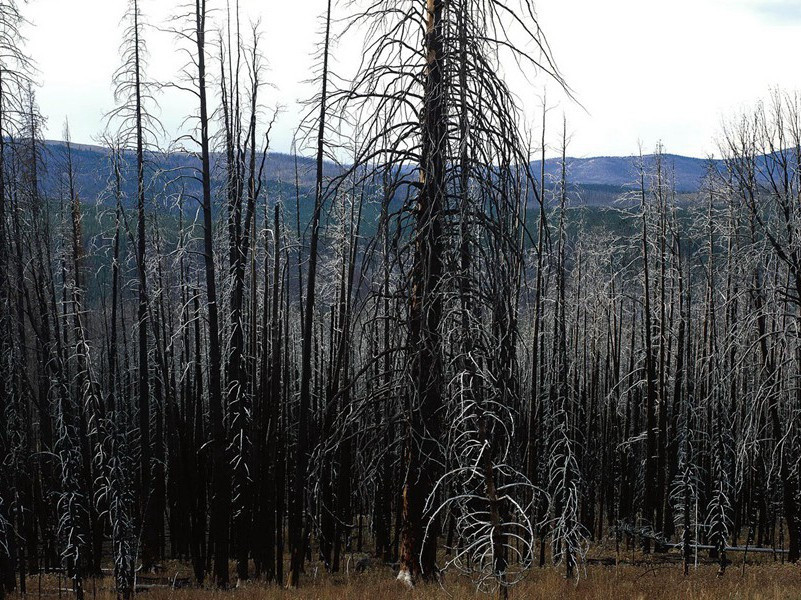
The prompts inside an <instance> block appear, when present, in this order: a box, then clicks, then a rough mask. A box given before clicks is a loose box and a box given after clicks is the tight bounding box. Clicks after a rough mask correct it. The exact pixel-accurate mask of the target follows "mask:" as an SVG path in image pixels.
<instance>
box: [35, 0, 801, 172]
mask: <svg viewBox="0 0 801 600" xmlns="http://www.w3.org/2000/svg"><path fill="white" fill-rule="evenodd" d="M141 2H142V10H143V12H144V13H145V14H146V15H147V17H148V21H149V22H150V23H151V24H152V25H158V26H163V25H164V23H165V20H166V19H167V18H168V17H169V15H170V14H171V13H174V12H175V11H176V10H177V9H176V8H174V7H176V6H177V5H178V4H180V3H181V2H180V0H141ZM241 3H242V8H243V11H244V13H245V14H246V15H249V16H251V17H253V18H259V17H260V18H261V20H262V24H263V31H264V36H263V42H264V43H263V49H264V51H265V55H266V58H267V60H268V62H269V67H270V68H269V71H268V73H267V76H268V79H269V81H270V82H271V83H272V84H273V85H274V86H275V89H273V90H271V91H270V92H269V99H268V100H267V102H268V104H270V105H276V104H281V105H283V106H285V107H286V110H285V112H284V114H283V116H282V117H281V118H280V119H279V122H278V123H277V125H276V130H275V134H274V136H273V142H274V143H273V149H274V150H278V151H287V150H288V149H289V146H290V142H291V139H292V134H293V131H294V129H295V127H296V125H297V121H298V113H299V108H298V105H297V100H298V99H302V98H304V97H307V96H308V95H309V94H310V90H309V88H308V86H306V85H304V84H303V80H304V79H306V78H308V77H309V75H310V69H311V66H312V58H311V54H312V52H313V50H314V44H315V42H316V41H317V40H318V39H319V36H318V35H317V33H318V31H319V22H318V20H317V17H318V15H320V14H321V13H322V12H323V10H324V8H325V0H289V1H286V0H241ZM513 3H514V2H513ZM125 5H126V2H125V1H124V0H30V3H29V4H28V5H27V6H24V11H25V14H26V15H27V16H28V17H29V19H30V20H31V21H32V22H33V26H32V27H29V28H27V37H28V43H27V48H28V49H29V52H30V54H31V56H32V57H33V58H34V59H35V60H36V62H37V64H38V66H39V76H38V79H39V80H40V81H41V83H42V87H41V89H40V90H39V92H38V100H39V104H40V106H41V109H42V112H43V114H44V115H45V116H46V117H47V118H48V129H47V132H46V135H47V137H48V138H50V139H57V138H60V137H61V131H62V127H63V122H64V119H65V117H69V120H70V129H71V131H72V138H73V140H74V141H76V142H84V143H91V142H93V141H94V140H95V139H96V136H97V134H98V133H99V131H100V130H101V128H102V123H103V115H104V113H105V112H107V111H108V110H109V109H111V108H112V107H113V95H112V86H111V77H112V73H113V72H114V70H115V69H116V68H117V67H118V65H119V62H120V59H119V50H118V46H119V40H120V32H121V26H120V18H121V16H122V14H123V12H124V9H125ZM209 5H210V6H213V5H216V6H219V7H223V6H224V2H223V0H209ZM536 7H537V11H538V16H539V20H540V25H541V27H542V28H543V30H544V32H545V34H546V35H547V37H548V41H549V42H550V45H551V48H552V50H553V53H554V56H555V58H556V61H557V64H558V65H559V67H560V68H561V70H562V73H563V75H564V76H565V78H566V79H567V80H568V83H569V84H570V85H571V86H572V88H573V90H574V91H575V95H576V97H577V98H578V100H579V101H580V102H581V103H582V105H583V106H584V107H585V108H586V112H585V111H584V110H582V109H581V108H580V107H578V106H577V105H575V104H574V103H571V102H570V101H569V100H567V99H566V98H564V97H563V96H561V94H560V92H559V90H558V89H557V87H556V86H555V85H554V84H553V83H550V84H548V83H547V80H546V78H545V77H544V76H538V77H536V78H535V79H533V80H532V84H531V85H525V86H524V85H518V84H519V82H520V78H518V77H515V81H516V82H517V83H515V85H514V89H515V90H516V91H518V92H519V93H520V94H521V97H522V98H524V99H525V102H524V106H525V107H526V111H525V112H526V116H527V118H528V119H529V120H530V121H531V122H532V123H539V119H540V117H539V114H538V113H539V102H540V101H539V100H538V99H537V98H538V96H539V95H541V94H542V91H543V89H544V87H545V86H546V84H547V87H548V99H549V103H550V104H558V106H557V109H556V110H555V111H552V112H551V113H550V114H551V122H552V125H553V130H552V135H549V138H550V139H551V140H552V142H553V143H554V144H555V143H557V140H558V139H559V137H560V131H558V130H557V129H558V128H561V112H562V111H563V110H564V111H565V113H566V114H567V118H568V128H569V132H570V134H571V142H570V147H569V153H570V154H571V155H574V156H593V155H628V154H632V153H635V152H636V151H637V147H638V142H642V143H643V146H644V148H646V149H650V148H653V146H654V145H655V144H656V142H657V141H658V140H662V141H663V142H664V144H665V149H666V151H668V152H672V153H676V154H686V155H691V156H705V155H707V154H709V153H712V152H715V143H714V137H715V135H716V134H717V132H718V131H719V129H720V123H721V120H722V119H723V118H725V117H726V116H727V115H732V114H734V113H736V112H737V111H739V110H743V109H745V108H748V107H749V106H750V105H753V103H754V102H755V101H756V100H758V99H759V98H763V97H765V96H766V95H767V94H768V92H769V89H770V87H771V86H781V87H782V88H784V89H788V90H795V89H801V69H799V68H798V56H799V52H798V40H799V39H801V2H798V1H796V0H671V1H660V0H539V1H538V2H537V3H536ZM146 37H147V41H148V44H149V49H150V55H151V57H150V67H149V75H150V76H151V78H156V79H161V80H167V79H171V78H172V77H173V74H174V73H175V71H176V69H177V68H178V67H179V66H180V65H181V63H182V57H181V56H180V55H179V53H178V52H176V49H175V48H176V44H175V41H174V39H173V38H172V37H171V36H170V35H168V34H165V33H162V32H158V31H155V30H149V31H148V32H147V33H146ZM348 48H352V47H351V46H349V47H348ZM357 58H358V56H357V55H356V53H354V52H353V50H352V49H346V48H344V47H342V48H340V49H339V50H338V53H337V56H336V60H337V61H338V62H339V63H340V64H342V65H343V66H347V65H348V64H352V63H353V61H354V60H356V59H357ZM514 69H515V68H514V67H513V66H511V65H510V66H509V68H508V69H507V70H508V71H509V72H513V71H514ZM195 104H196V102H195V100H194V99H193V98H192V97H190V96H188V95H183V96H179V95H175V94H170V95H167V96H165V97H163V98H162V100H161V119H162V121H163V122H164V124H165V126H166V128H167V130H168V131H175V130H177V128H178V127H179V125H180V122H181V120H182V119H183V117H184V116H185V115H186V114H189V113H192V112H193V111H195V110H196V107H195Z"/></svg>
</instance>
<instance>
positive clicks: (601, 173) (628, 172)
mask: <svg viewBox="0 0 801 600" xmlns="http://www.w3.org/2000/svg"><path fill="white" fill-rule="evenodd" d="M643 160H644V162H645V167H646V170H651V169H652V168H653V167H654V164H655V156H654V155H653V154H649V155H646V156H643ZM566 163H567V177H568V181H569V183H570V184H572V185H579V186H611V187H615V188H631V187H633V186H635V185H639V178H640V176H639V168H638V164H639V157H638V156H594V157H589V158H574V157H569V158H567V159H566ZM711 164H712V165H714V166H715V167H719V166H720V161H716V160H713V161H711ZM540 165H541V161H539V160H537V161H534V162H532V163H531V170H532V172H533V173H534V174H535V176H539V173H540ZM662 165H663V167H664V169H666V175H667V176H668V177H669V178H671V177H672V178H673V179H674V182H675V186H676V191H677V192H680V193H692V192H697V191H698V190H699V189H700V187H701V181H702V180H703V178H704V176H705V175H706V173H707V172H708V169H709V167H710V160H709V159H703V158H693V157H690V156H680V155H678V154H663V155H662ZM545 174H546V178H550V179H552V180H555V179H557V178H558V177H559V176H560V174H561V159H559V158H550V159H546V160H545Z"/></svg>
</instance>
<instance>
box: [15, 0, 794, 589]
mask: <svg viewBox="0 0 801 600" xmlns="http://www.w3.org/2000/svg"><path fill="white" fill-rule="evenodd" d="M397 5H398V3H397V2H383V1H379V2H375V3H366V5H365V7H364V10H363V12H357V13H355V14H353V15H350V16H349V17H348V18H347V19H346V20H345V21H344V22H346V23H348V24H349V26H350V27H348V28H347V29H346V33H347V32H350V31H351V30H352V29H353V30H357V29H358V30H361V31H367V32H368V40H367V44H366V54H365V62H364V63H363V65H362V66H361V68H360V69H359V70H358V72H357V73H356V74H355V76H354V77H352V78H343V77H335V76H334V75H333V74H331V73H329V53H330V48H331V44H332V35H333V32H332V26H333V25H334V23H335V21H334V20H333V19H332V5H331V3H330V2H329V3H328V4H327V12H326V15H325V28H324V31H325V33H324V39H323V42H322V47H321V54H320V58H321V72H320V80H319V81H320V90H319V94H318V95H317V96H316V98H315V99H314V100H313V102H312V103H311V105H310V106H311V107H312V108H311V110H310V112H309V116H308V118H307V120H306V121H304V124H303V126H302V128H301V134H302V135H299V140H298V143H299V144H303V143H307V144H308V147H309V148H310V149H312V150H313V152H314V153H315V156H316V160H315V161H314V163H313V167H312V168H313V169H314V181H315V186H314V190H313V191H312V192H311V193H310V194H306V193H305V192H304V190H303V189H302V187H301V186H300V184H299V179H300V174H299V169H300V166H298V172H297V173H296V192H295V194H294V195H287V194H286V189H287V188H282V189H283V192H282V193H278V192H275V193H268V190H267V186H266V185H265V183H266V181H267V179H268V178H269V176H270V173H268V172H266V165H267V162H266V156H267V152H268V150H269V140H270V130H271V126H272V120H273V119H274V118H275V117H269V115H268V111H266V110H265V108H264V105H263V100H262V98H263V94H262V91H263V88H264V86H265V80H264V74H263V68H262V67H263V62H264V59H263V58H262V56H261V54H260V50H259V32H258V28H257V27H254V28H252V29H250V30H248V31H247V32H244V31H242V29H241V27H242V26H241V21H242V19H241V16H240V15H239V11H238V8H236V7H228V11H227V13H226V14H225V15H224V16H223V17H222V18H220V16H219V15H217V16H216V17H215V18H216V19H218V20H217V21H215V24H214V26H213V27H212V25H211V18H212V17H211V16H210V15H211V13H210V11H211V6H207V2H206V0H196V1H195V2H193V3H190V4H189V5H187V6H185V7H183V9H182V10H183V11H184V12H183V14H179V15H177V16H176V17H175V19H174V20H172V21H171V23H170V27H171V28H172V30H173V32H174V33H175V36H176V39H177V40H178V43H179V44H181V45H182V47H183V49H184V50H185V51H186V56H187V60H188V62H187V66H186V67H185V68H184V69H183V71H182V76H183V79H182V80H180V81H176V82H174V83H170V84H164V85H167V86H169V87H171V88H173V89H176V90H181V91H183V92H185V93H186V95H187V97H188V98H191V100H192V104H190V105H189V108H188V112H189V113H190V114H191V115H192V117H191V120H190V121H188V123H189V124H190V126H191V130H189V131H188V132H187V134H186V135H185V136H184V137H183V138H181V139H179V140H177V141H176V144H173V146H172V149H171V150H170V152H183V153H189V154H190V155H191V156H192V157H193V160H192V161H189V162H188V163H187V164H189V165H191V166H190V167H188V168H186V169H179V170H177V171H169V170H164V169H161V168H160V167H159V165H160V164H162V163H160V162H159V161H160V159H161V157H162V156H163V154H162V153H161V151H159V150H158V149H157V146H158V145H159V143H160V140H161V139H162V137H163V132H162V131H161V129H160V126H159V124H158V121H157V120H156V119H155V118H153V117H152V116H151V111H152V108H153V107H152V103H153V94H154V93H155V90H156V86H155V84H153V83H152V82H149V81H148V80H147V78H146V68H145V67H146V61H145V58H146V56H147V52H146V46H145V43H144V39H145V36H146V31H147V30H146V29H145V28H144V27H143V17H142V14H141V11H140V7H139V5H138V2H137V0H131V2H130V4H129V10H128V13H127V15H126V17H125V23H126V30H125V41H124V43H123V45H122V67H121V68H120V70H119V71H118V72H117V74H116V76H115V85H116V96H115V98H116V102H117V103H118V106H117V108H115V109H114V110H112V111H111V113H110V114H109V119H108V131H109V132H110V133H107V134H106V135H105V136H104V144H105V147H106V149H107V166H106V170H105V172H104V173H100V174H98V176H101V177H104V178H105V179H106V180H107V187H106V190H105V191H104V193H103V194H102V196H101V197H99V198H84V197H82V196H81V190H80V185H79V180H78V178H77V177H76V166H75V156H74V154H73V148H72V146H71V144H70V143H69V132H68V129H67V128H65V144H64V145H63V147H58V148H57V149H55V150H52V149H51V150H48V147H47V146H46V145H45V144H44V142H43V140H42V116H41V115H39V113H38V109H37V106H36V100H35V95H34V91H33V89H32V86H31V81H30V79H31V72H32V67H31V65H30V64H29V62H28V61H27V59H26V58H25V56H24V53H23V52H22V50H21V48H20V47H19V44H20V41H19V40H20V39H21V37H20V36H19V35H18V29H19V27H20V26H21V25H22V22H23V19H22V15H21V14H20V13H19V11H18V9H17V6H16V4H15V3H14V2H11V1H9V0H4V1H3V2H0V46H2V52H0V134H1V135H0V359H2V361H3V370H2V371H3V377H2V380H1V381H0V415H2V417H0V598H2V596H3V594H5V593H6V592H7V591H11V590H14V589H15V588H16V589H19V590H20V591H23V592H24V591H25V590H26V586H27V578H28V576H29V575H31V574H33V573H38V572H41V571H42V570H45V571H50V570H57V569H58V570H63V571H64V572H65V573H67V574H68V576H69V577H70V578H71V579H72V580H73V582H74V589H75V591H76V594H77V596H78V598H79V600H80V598H82V596H83V581H84V579H85V578H87V577H93V576H96V575H99V574H101V572H102V569H103V568H104V567H106V566H113V572H114V577H115V582H116V588H117V591H118V594H119V596H120V597H121V598H129V597H130V596H131V595H132V593H133V591H134V581H135V574H136V569H137V567H138V566H139V565H140V564H141V566H142V567H143V568H144V569H145V570H149V569H153V568H155V567H156V566H157V565H158V563H159V562H160V561H162V560H164V559H166V558H178V559H185V560H187V561H189V562H191V565H192V569H193V573H194V577H195V579H196V581H197V583H198V584H202V583H203V582H204V581H205V580H206V578H207V577H210V578H211V579H212V580H213V582H214V583H215V584H216V585H218V586H227V585H228V584H229V578H230V567H229V565H230V561H235V563H236V568H235V573H236V577H237V578H238V579H239V580H245V579H248V578H249V577H257V578H262V579H265V580H267V581H275V582H277V583H284V582H285V580H286V581H287V583H288V584H289V585H291V586H297V585H300V584H301V582H302V578H303V575H302V574H303V572H304V568H305V567H306V565H307V564H308V563H309V561H316V560H318V559H319V560H320V561H321V563H322V564H323V565H324V567H325V568H326V569H328V570H329V571H332V572H334V571H338V570H340V569H342V568H343V560H345V559H344V556H345V554H347V553H351V554H352V553H355V552H358V553H361V554H373V555H374V556H375V557H376V558H377V559H380V560H383V561H386V562H390V563H397V564H398V571H399V579H401V580H403V581H404V582H406V583H407V584H409V585H414V584H415V583H416V582H418V581H420V580H430V579H434V578H436V577H437V576H438V574H439V573H440V570H441V569H443V568H452V569H458V570H460V571H463V572H465V573H468V574H469V575H470V576H472V577H474V578H475V580H476V582H477V584H478V585H479V586H480V587H481V588H482V589H494V590H498V591H499V592H500V593H501V594H505V593H506V590H507V588H508V586H510V585H512V584H513V583H514V582H515V581H517V579H518V577H519V576H520V575H521V574H522V573H524V572H526V571H529V570H531V569H533V568H536V567H537V566H538V565H539V566H543V565H545V564H547V563H548V562H550V561H553V562H556V563H561V564H563V565H564V568H565V571H566V574H567V575H568V576H573V575H575V574H576V572H577V567H578V566H579V565H580V563H581V561H582V559H583V558H584V556H585V554H586V552H587V548H588V545H589V543H590V542H591V541H593V540H596V541H598V540H602V539H605V538H609V537H611V539H613V540H614V541H615V543H616V544H617V548H618V550H621V549H622V548H624V547H625V548H634V547H639V548H641V549H642V550H643V551H645V552H653V551H657V552H662V551H666V550H667V549H668V548H669V547H671V546H673V545H676V546H678V547H679V548H680V549H681V551H682V556H683V557H684V568H685V572H686V571H687V569H688V568H689V565H690V562H691V561H692V555H693V553H694V552H695V549H696V548H697V546H698V545H699V544H705V545H709V546H712V547H713V552H714V553H716V555H717V556H719V557H720V565H721V570H723V569H725V566H726V560H727V559H726V550H727V548H728V547H730V546H737V545H746V546H749V547H753V546H762V547H764V546H770V547H782V548H786V549H787V550H788V559H789V560H791V561H797V560H798V558H799V543H801V539H800V537H799V536H801V531H799V527H801V512H800V511H801V496H800V494H801V486H800V482H799V457H801V419H799V411H801V385H799V381H800V379H799V378H801V339H800V338H799V333H800V332H799V327H801V243H800V242H799V226H801V213H800V212H799V206H801V205H799V199H801V103H799V99H798V98H797V97H796V96H793V95H786V94H781V93H776V94H774V95H773V96H772V97H771V99H770V102H768V103H766V104H765V105H764V106H760V107H758V109H757V110H755V111H754V112H753V113H752V114H749V115H746V116H744V117H743V118H742V119H740V120H738V121H735V122H732V124H731V126H730V127H728V128H727V129H726V130H725V131H724V135H723V136H722V139H723V141H722V143H721V152H722V154H723V157H724V159H725V161H724V167H723V168H722V169H720V170H718V171H716V170H715V169H714V168H713V167H712V163H710V164H711V166H710V171H709V173H708V175H707V177H706V179H705V181H704V186H703V189H702V192H701V193H699V194H698V196H697V198H695V199H694V200H693V201H692V202H691V203H689V204H687V203H679V202H678V201H677V197H676V194H675V192H674V189H673V186H672V184H671V179H672V178H671V165H670V163H669V161H668V160H667V159H666V158H664V157H663V156H662V153H661V149H660V148H657V151H656V158H655V160H654V161H653V167H652V168H648V169H646V168H645V166H644V165H645V162H644V161H642V160H641V161H640V164H641V165H643V166H641V168H640V177H639V180H638V181H634V182H632V189H631V193H630V195H629V196H628V197H626V198H623V199H622V202H621V204H620V205H619V207H618V208H616V209H615V210H617V211H618V212H619V213H620V215H621V219H622V220H623V222H624V226H623V227H622V228H621V229H620V230H619V231H610V230H608V229H604V228H600V227H597V226H595V225H594V224H593V223H592V222H590V221H587V220H586V219H584V218H580V217H577V216H576V215H577V214H578V213H577V212H576V211H573V210H572V204H573V203H574V202H575V199H574V194H573V193H572V192H571V186H570V174H569V172H568V171H567V168H566V165H567V163H566V160H565V155H566V152H567V141H566V139H565V138H566V127H563V128H562V139H563V142H562V146H561V151H562V170H561V175H560V177H559V178H557V179H556V180H555V181H549V180H546V178H545V176H544V172H540V173H532V172H531V170H530V169H529V168H528V166H527V165H528V163H529V160H530V158H531V154H532V152H531V149H530V145H529V143H528V141H527V138H526V136H525V135H524V132H523V130H522V128H521V126H520V122H521V121H522V119H521V113H520V109H519V107H518V104H517V102H516V100H515V97H514V95H513V94H512V93H511V91H510V90H509V88H508V87H507V86H506V84H505V83H504V81H503V80H502V79H501V78H500V76H499V73H500V72H501V69H500V68H498V65H499V63H500V61H501V57H502V56H503V55H504V54H508V55H511V57H513V58H515V59H516V60H517V61H518V63H519V64H521V65H523V66H524V68H526V69H528V70H537V71H544V72H546V73H547V74H549V76H550V77H552V78H555V79H556V80H557V81H560V79H559V75H558V72H556V70H555V67H554V66H553V63H552V61H551V58H550V56H549V54H548V51H547V44H546V42H545V41H544V39H543V38H542V36H541V33H540V32H539V29H538V27H537V23H536V20H535V18H534V13H533V8H532V6H530V5H529V4H528V2H525V1H523V2H520V3H516V4H514V6H512V3H504V2H501V1H500V0H451V1H450V2H445V1H444V0H425V1H411V0H410V1H408V2H403V3H400V8H398V6H397ZM339 22H341V21H337V23H339ZM220 23H222V26H220ZM520 48H536V49H537V53H536V55H534V54H528V53H527V52H526V51H524V50H521V49H520ZM343 81H347V83H346V84H343ZM546 124H547V121H546V118H545V107H543V118H542V131H541V140H540V146H541V150H542V152H543V155H544V152H545V144H546V139H547V137H548V134H549V133H550V132H547V131H546ZM46 152H50V155H48V156H45V153H46ZM326 159H331V160H332V161H333V162H335V163H336V164H333V163H332V162H328V161H327V160H326ZM543 164H544V163H543ZM45 165H47V168H48V169H49V170H50V172H51V173H50V174H51V177H49V178H48V179H47V181H51V182H52V181H56V184H55V185H54V186H53V185H51V186H45V185H44V183H43V182H44V181H45V177H44V173H43V169H44V168H45ZM53 170H57V171H58V173H57V175H56V176H55V177H52V175H53V173H52V171H53ZM130 181H133V182H135V184H134V186H133V188H131V187H130V186H128V185H126V182H130ZM51 188H52V189H51ZM128 189H134V190H135V194H134V196H133V197H128V195H129V194H128V193H127V192H126V190H128ZM582 214H584V213H582ZM368 215H369V216H368ZM307 221H308V222H307ZM106 541H109V542H110V544H106V543H105V542H106Z"/></svg>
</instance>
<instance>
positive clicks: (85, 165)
mask: <svg viewBox="0 0 801 600" xmlns="http://www.w3.org/2000/svg"><path fill="white" fill-rule="evenodd" d="M46 149H47V151H46V153H45V167H46V170H45V172H46V175H45V182H44V183H45V187H46V189H47V190H48V191H49V193H51V194H53V195H58V193H59V191H60V190H63V189H64V186H63V181H64V173H65V165H66V157H65V152H66V146H65V144H64V143H63V142H60V141H48V142H46ZM72 150H73V163H74V167H75V170H76V176H77V177H76V180H77V189H78V193H79V194H80V196H81V198H82V199H83V200H84V201H89V202H92V201H95V200H97V199H100V200H101V201H102V199H103V198H105V197H108V187H109V186H108V182H109V175H110V168H109V157H108V153H107V151H106V150H105V149H104V148H101V147H99V146H92V145H85V144H73V148H72ZM127 158H128V162H129V163H130V165H129V168H128V170H127V172H126V173H124V174H123V180H124V183H123V191H124V193H125V196H126V199H127V201H128V202H130V201H131V200H132V199H133V198H134V196H135V188H134V185H135V177H134V172H133V167H132V165H133V155H130V156H128V157H127ZM220 158H221V157H220V155H217V154H215V155H213V156H212V165H213V167H215V166H216V164H218V162H219V160H220ZM645 161H646V165H647V166H648V167H650V166H652V165H653V161H654V157H653V156H646V157H645ZM147 162H148V172H149V177H148V178H149V179H150V176H152V175H158V177H159V179H161V182H162V185H158V186H156V187H154V189H155V190H159V191H161V190H163V189H164V186H166V187H167V188H168V189H171V191H173V192H177V191H179V190H181V189H183V191H184V194H185V195H186V196H187V197H191V196H199V191H200V190H199V184H198V181H197V180H196V179H194V178H193V177H192V175H193V169H194V167H196V166H197V159H196V158H195V157H194V156H192V155H189V154H182V153H173V154H169V155H164V154H156V153H152V154H149V155H148V160H147ZM636 163H637V159H636V158H635V157H615V156H599V157H592V158H569V159H568V179H569V182H570V185H571V191H572V192H573V193H577V195H578V196H579V197H580V199H581V202H582V203H586V204H589V205H595V206H598V205H601V206H603V205H609V204H611V203H612V202H614V201H615V199H617V198H618V197H619V196H620V195H621V194H622V193H623V192H624V191H626V190H627V189H631V188H632V186H634V185H635V184H636V183H637V181H638V173H637V167H636ZM664 164H665V167H666V168H667V169H668V170H670V171H671V172H672V173H673V176H674V177H675V182H676V188H677V191H678V192H680V193H691V192H695V191H697V190H698V189H699V186H700V183H701V179H702V178H703V176H704V173H705V172H706V169H707V168H708V164H709V162H708V161H707V160H704V159H698V158H690V157H686V156H678V155H672V154H668V155H664ZM296 165H297V170H296ZM326 168H327V170H328V171H329V172H331V173H333V172H335V171H337V170H338V167H336V166H335V165H334V164H332V163H326ZM531 169H532V172H533V173H534V175H535V177H538V176H539V173H540V162H539V161H534V162H532V163H531ZM545 171H546V176H547V177H548V179H549V180H550V181H556V180H557V179H558V177H559V173H560V161H559V160H558V159H549V160H546V161H545ZM213 172H214V173H215V174H216V175H217V176H216V177H215V178H214V179H213V185H216V186H221V185H222V184H223V181H222V179H221V176H222V174H223V171H222V169H217V168H213ZM264 173H265V177H266V189H267V193H268V194H272V195H273V197H275V196H276V195H280V196H281V197H283V198H284V199H285V200H287V201H292V202H294V199H295V194H296V187H295V183H296V173H297V183H298V191H299V192H300V196H301V199H304V198H306V197H308V196H309V195H310V194H311V193H312V190H313V189H314V161H313V160H311V159H309V158H303V157H298V158H297V159H296V158H295V157H294V156H291V155H288V154H282V153H278V152H275V153H271V154H270V155H269V156H268V159H267V162H266V165H265V169H264ZM180 175H185V176H186V177H179V176H180ZM573 193H571V196H573Z"/></svg>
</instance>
